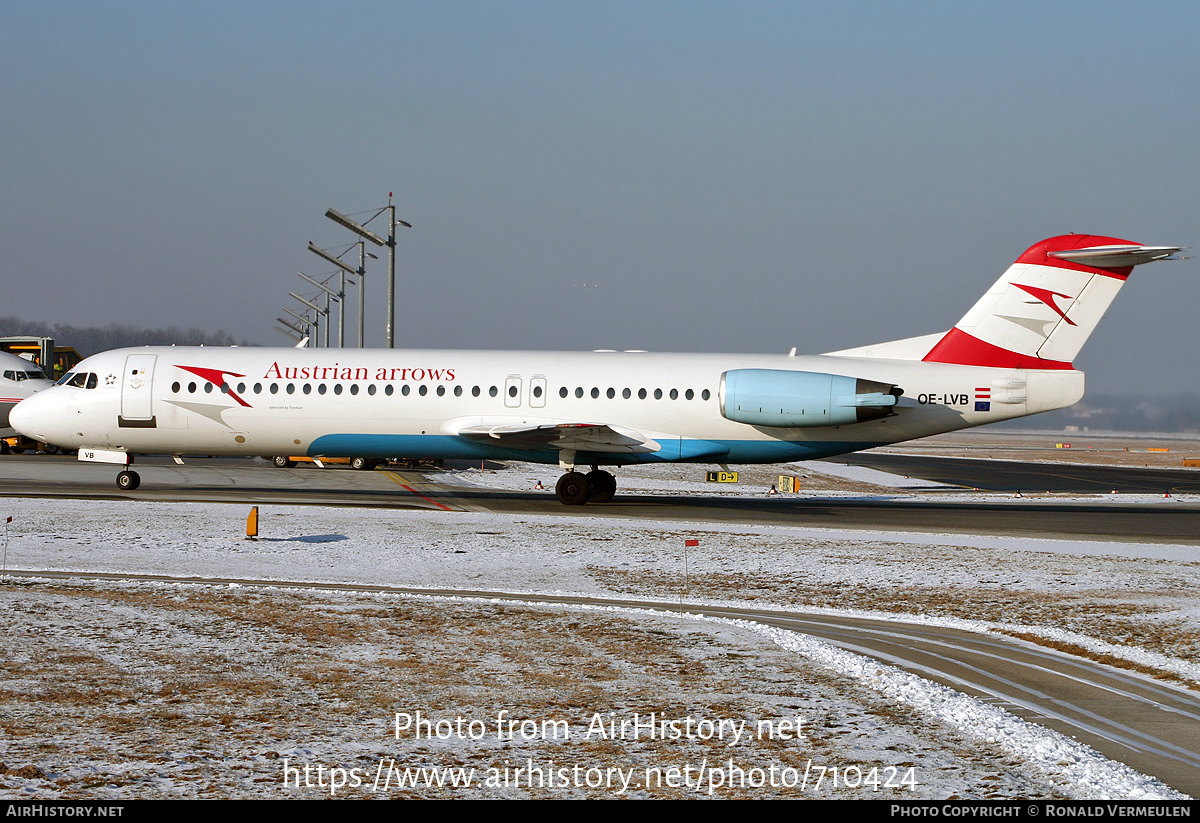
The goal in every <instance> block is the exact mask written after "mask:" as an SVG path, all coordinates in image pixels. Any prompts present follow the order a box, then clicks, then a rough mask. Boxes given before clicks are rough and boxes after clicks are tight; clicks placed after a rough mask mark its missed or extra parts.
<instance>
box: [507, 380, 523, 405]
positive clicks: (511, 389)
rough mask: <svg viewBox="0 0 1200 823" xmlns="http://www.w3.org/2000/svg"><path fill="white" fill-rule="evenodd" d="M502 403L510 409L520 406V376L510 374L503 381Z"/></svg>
mask: <svg viewBox="0 0 1200 823" xmlns="http://www.w3.org/2000/svg"><path fill="white" fill-rule="evenodd" d="M504 405H505V406H508V407H509V408H510V409H517V408H520V407H521V378H520V376H519V375H516V374H510V375H509V376H508V378H507V379H505V381H504Z"/></svg>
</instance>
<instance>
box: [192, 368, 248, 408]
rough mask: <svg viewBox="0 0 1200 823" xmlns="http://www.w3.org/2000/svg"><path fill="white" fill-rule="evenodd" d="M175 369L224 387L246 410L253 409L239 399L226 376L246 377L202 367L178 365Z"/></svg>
mask: <svg viewBox="0 0 1200 823" xmlns="http://www.w3.org/2000/svg"><path fill="white" fill-rule="evenodd" d="M175 368H177V369H183V370H184V371H186V372H191V373H192V374H194V375H196V376H197V377H199V378H200V379H201V380H207V381H208V382H209V383H212V384H213V385H216V386H224V391H225V393H226V394H228V395H229V396H230V397H232V398H233V399H234V400H236V401H237V402H239V403H241V404H242V405H243V406H245V407H246V408H248V409H249V408H253V406H251V405H250V404H249V403H247V402H246V401H245V400H243V399H242V398H240V397H238V396H237V393H236V392H235V391H234V390H233V389H231V388H230V387H229V384H228V383H226V382H225V375H229V376H230V377H245V376H246V375H244V374H237V373H236V372H231V371H221V370H220V369H205V368H201V367H200V366H180V365H178V364H176V365H175Z"/></svg>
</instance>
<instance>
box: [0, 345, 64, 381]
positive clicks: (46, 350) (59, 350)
mask: <svg viewBox="0 0 1200 823" xmlns="http://www.w3.org/2000/svg"><path fill="white" fill-rule="evenodd" d="M0 351H6V352H8V353H9V354H15V355H17V356H18V357H23V358H24V359H26V360H30V361H32V362H34V363H36V364H37V365H39V366H41V368H42V371H43V372H45V373H46V376H47V377H49V378H50V379H51V380H53V381H54V382H56V383H57V382H58V379H59V378H60V377H62V376H63V375H64V374H66V373H67V372H69V371H70V370H71V369H72V368H73V367H74V366H75V364H76V363H78V362H79V361H80V360H82V359H83V357H82V356H81V355H80V354H79V352H77V351H75V349H73V348H71V347H70V346H56V345H54V338H53V337H36V336H33V335H15V336H11V337H0Z"/></svg>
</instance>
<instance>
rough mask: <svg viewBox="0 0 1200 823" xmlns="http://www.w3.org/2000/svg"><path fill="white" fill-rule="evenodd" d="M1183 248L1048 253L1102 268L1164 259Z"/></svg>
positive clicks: (1106, 248) (1096, 248) (1111, 248)
mask: <svg viewBox="0 0 1200 823" xmlns="http://www.w3.org/2000/svg"><path fill="white" fill-rule="evenodd" d="M1182 249H1183V247H1182V246H1137V245H1129V246H1091V247H1090V248H1086V249H1071V250H1069V251H1052V252H1047V254H1048V255H1049V256H1050V257H1055V258H1057V259H1059V260H1070V261H1071V262H1072V263H1083V264H1085V265H1088V266H1096V267H1097V268H1101V269H1120V268H1124V267H1125V266H1140V265H1141V264H1142V263H1149V262H1151V261H1153V260H1163V259H1165V258H1167V257H1170V256H1171V255H1172V254H1174V253H1175V252H1177V251H1181V250H1182Z"/></svg>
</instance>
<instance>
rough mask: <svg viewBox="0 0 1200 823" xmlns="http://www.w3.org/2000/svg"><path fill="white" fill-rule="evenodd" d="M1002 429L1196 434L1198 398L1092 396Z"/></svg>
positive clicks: (1199, 422) (1198, 428) (1199, 415)
mask: <svg viewBox="0 0 1200 823" xmlns="http://www.w3.org/2000/svg"><path fill="white" fill-rule="evenodd" d="M1001 425H1003V426H1005V427H1006V428H1022V429H1065V428H1066V427H1068V426H1075V427H1077V428H1078V429H1079V430H1080V431H1083V430H1084V429H1087V430H1090V431H1118V432H1164V433H1165V432H1182V433H1189V432H1193V433H1200V395H1196V394H1190V393H1189V394H1176V395H1167V396H1162V397H1147V396H1146V395H1143V394H1095V395H1088V396H1087V397H1085V398H1084V399H1083V400H1081V401H1079V402H1078V403H1076V404H1075V405H1074V406H1070V407H1068V408H1065V409H1059V410H1057V411H1052V412H1046V413H1045V414H1035V415H1032V416H1031V417H1022V418H1020V419H1018V420H1013V421H1010V422H1007V423H1003V424H1001Z"/></svg>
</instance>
